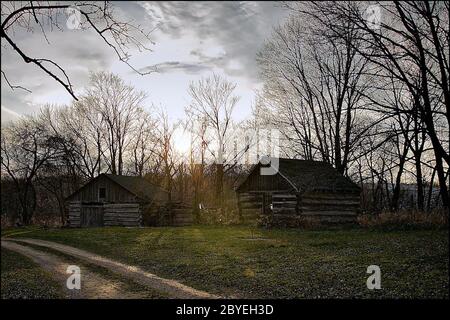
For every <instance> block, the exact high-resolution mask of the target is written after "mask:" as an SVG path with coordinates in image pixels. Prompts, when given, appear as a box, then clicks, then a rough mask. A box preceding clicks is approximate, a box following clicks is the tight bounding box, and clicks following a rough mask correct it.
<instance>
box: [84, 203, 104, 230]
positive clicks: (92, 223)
mask: <svg viewBox="0 0 450 320" xmlns="http://www.w3.org/2000/svg"><path fill="white" fill-rule="evenodd" d="M80 226H81V227H103V205H82V206H81V212H80Z"/></svg>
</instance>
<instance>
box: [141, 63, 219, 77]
mask: <svg viewBox="0 0 450 320" xmlns="http://www.w3.org/2000/svg"><path fill="white" fill-rule="evenodd" d="M152 68H153V69H154V70H156V72H159V73H166V72H175V71H182V72H185V73H188V74H198V73H200V72H203V71H210V70H212V67H210V66H207V65H202V64H194V63H183V62H179V61H169V62H163V63H158V64H156V65H154V66H152ZM142 71H148V69H147V68H144V69H143V70H142Z"/></svg>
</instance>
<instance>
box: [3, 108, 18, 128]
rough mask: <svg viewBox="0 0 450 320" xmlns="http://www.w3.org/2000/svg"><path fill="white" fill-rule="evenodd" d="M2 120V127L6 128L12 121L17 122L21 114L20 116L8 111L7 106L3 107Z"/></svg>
mask: <svg viewBox="0 0 450 320" xmlns="http://www.w3.org/2000/svg"><path fill="white" fill-rule="evenodd" d="M1 118H2V121H1V123H2V126H4V125H5V124H7V123H9V122H11V121H15V120H17V119H19V118H20V114H18V113H17V112H15V111H13V110H10V109H8V108H7V107H5V106H3V105H2V106H1Z"/></svg>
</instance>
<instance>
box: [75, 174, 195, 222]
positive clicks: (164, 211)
mask: <svg viewBox="0 0 450 320" xmlns="http://www.w3.org/2000/svg"><path fill="white" fill-rule="evenodd" d="M169 199H170V198H169V193H168V192H167V191H165V190H164V189H162V188H160V187H158V186H156V185H154V184H152V183H150V182H149V181H147V180H146V179H144V178H142V177H137V176H124V175H114V174H100V175H99V176H97V177H96V178H94V179H91V180H90V181H89V182H87V183H86V184H85V185H84V186H82V187H81V188H80V189H78V190H77V191H75V192H74V193H73V194H71V195H70V196H69V197H67V198H66V204H67V206H68V221H67V222H68V226H70V227H100V226H126V227H138V226H142V225H143V224H144V223H145V224H146V225H187V224H191V223H192V213H191V212H190V211H189V210H187V208H185V207H182V206H180V205H179V204H177V203H173V202H171V201H169Z"/></svg>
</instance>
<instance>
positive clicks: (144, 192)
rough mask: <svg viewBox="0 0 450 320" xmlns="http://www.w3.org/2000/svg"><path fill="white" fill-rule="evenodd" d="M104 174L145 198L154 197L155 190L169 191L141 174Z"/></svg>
mask: <svg viewBox="0 0 450 320" xmlns="http://www.w3.org/2000/svg"><path fill="white" fill-rule="evenodd" d="M104 175H105V176H106V177H107V178H109V179H111V180H113V181H114V182H115V183H117V184H119V185H121V186H122V187H123V188H125V189H127V190H128V191H130V192H131V193H133V194H134V195H136V196H138V197H139V198H141V199H144V200H151V199H153V197H154V196H155V192H167V191H166V190H164V189H162V188H160V187H158V186H156V185H154V184H153V183H151V182H149V181H148V180H146V179H144V178H142V177H139V176H122V175H116V174H104Z"/></svg>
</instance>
